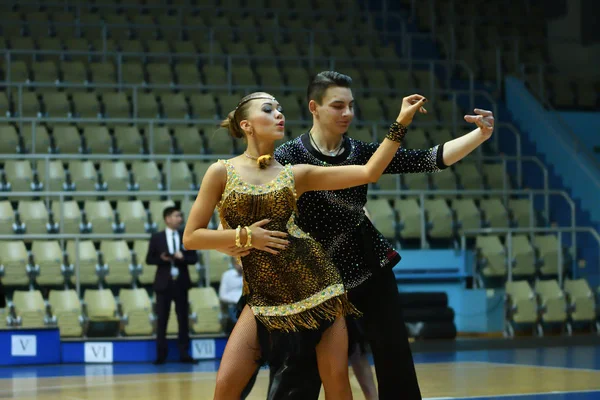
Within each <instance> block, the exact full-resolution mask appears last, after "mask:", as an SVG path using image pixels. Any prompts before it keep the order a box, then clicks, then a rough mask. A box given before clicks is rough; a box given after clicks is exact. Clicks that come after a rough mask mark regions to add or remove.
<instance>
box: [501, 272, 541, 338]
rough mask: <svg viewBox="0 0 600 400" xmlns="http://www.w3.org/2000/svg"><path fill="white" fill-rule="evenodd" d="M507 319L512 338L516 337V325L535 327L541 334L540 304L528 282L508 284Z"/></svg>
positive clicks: (506, 288) (506, 287)
mask: <svg viewBox="0 0 600 400" xmlns="http://www.w3.org/2000/svg"><path fill="white" fill-rule="evenodd" d="M505 290H506V319H507V321H506V322H507V329H508V333H509V335H510V336H513V335H514V326H513V325H514V324H520V325H534V326H537V328H538V333H541V326H540V325H539V324H538V322H539V314H538V303H537V298H536V296H535V293H534V292H533V290H532V289H531V286H529V283H528V282H527V281H512V282H506V286H505Z"/></svg>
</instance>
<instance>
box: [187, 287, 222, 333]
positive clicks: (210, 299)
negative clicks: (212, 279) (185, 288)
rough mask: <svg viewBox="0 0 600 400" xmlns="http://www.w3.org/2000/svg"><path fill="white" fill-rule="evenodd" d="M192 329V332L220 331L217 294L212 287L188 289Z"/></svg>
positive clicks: (219, 309) (219, 307)
mask: <svg viewBox="0 0 600 400" xmlns="http://www.w3.org/2000/svg"><path fill="white" fill-rule="evenodd" d="M189 299H190V312H191V314H192V320H193V321H194V323H193V324H192V330H193V331H194V333H217V332H221V322H220V312H221V305H220V303H219V296H218V295H217V292H216V291H215V289H214V288H212V287H203V288H192V289H190V291H189Z"/></svg>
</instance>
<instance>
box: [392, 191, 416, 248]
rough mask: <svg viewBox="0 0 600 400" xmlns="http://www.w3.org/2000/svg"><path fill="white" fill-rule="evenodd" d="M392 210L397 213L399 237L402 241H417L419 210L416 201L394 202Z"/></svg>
mask: <svg viewBox="0 0 600 400" xmlns="http://www.w3.org/2000/svg"><path fill="white" fill-rule="evenodd" d="M394 208H395V209H396V211H397V212H398V220H399V222H398V224H399V228H400V229H399V233H400V236H401V237H402V238H403V239H419V238H420V237H421V208H420V206H419V203H418V202H417V200H415V199H405V200H395V202H394Z"/></svg>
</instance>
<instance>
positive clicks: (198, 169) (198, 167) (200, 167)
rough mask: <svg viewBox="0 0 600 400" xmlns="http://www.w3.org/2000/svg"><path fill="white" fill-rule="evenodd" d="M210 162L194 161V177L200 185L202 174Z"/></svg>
mask: <svg viewBox="0 0 600 400" xmlns="http://www.w3.org/2000/svg"><path fill="white" fill-rule="evenodd" d="M211 164H212V163H211V162H206V161H197V162H195V163H194V167H193V170H194V175H195V177H196V184H197V185H198V186H200V183H202V179H204V175H205V174H206V171H208V168H209V167H210V165H211Z"/></svg>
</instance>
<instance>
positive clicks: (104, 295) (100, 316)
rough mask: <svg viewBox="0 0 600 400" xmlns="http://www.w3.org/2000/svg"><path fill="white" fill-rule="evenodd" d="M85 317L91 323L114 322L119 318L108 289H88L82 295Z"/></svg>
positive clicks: (114, 301) (113, 299) (112, 296)
mask: <svg viewBox="0 0 600 400" xmlns="http://www.w3.org/2000/svg"><path fill="white" fill-rule="evenodd" d="M83 302H84V308H85V310H86V317H87V318H88V320H89V321H91V322H116V321H120V320H121V318H120V316H119V314H118V310H117V302H116V300H115V296H114V295H113V294H112V292H111V291H110V289H98V290H96V289H88V290H86V291H85V294H84V295H83Z"/></svg>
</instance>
